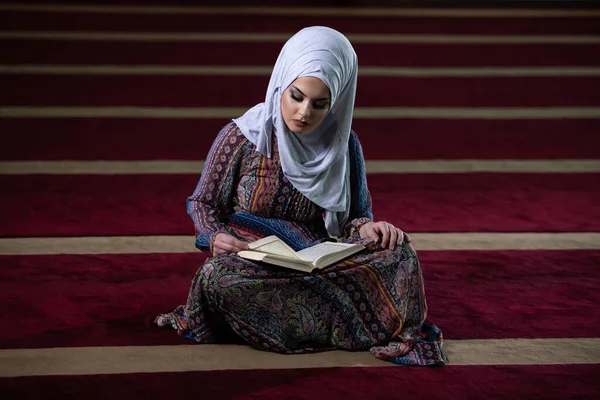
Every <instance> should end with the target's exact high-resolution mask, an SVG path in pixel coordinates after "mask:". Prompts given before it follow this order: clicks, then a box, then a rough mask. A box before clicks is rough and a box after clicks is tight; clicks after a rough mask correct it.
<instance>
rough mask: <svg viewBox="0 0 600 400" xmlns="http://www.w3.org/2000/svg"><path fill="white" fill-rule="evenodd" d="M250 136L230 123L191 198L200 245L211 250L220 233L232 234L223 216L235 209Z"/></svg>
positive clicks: (197, 238) (191, 215)
mask: <svg viewBox="0 0 600 400" xmlns="http://www.w3.org/2000/svg"><path fill="white" fill-rule="evenodd" d="M245 143H247V139H246V138H245V137H244V136H243V135H242V134H241V133H240V131H239V129H237V126H236V125H235V124H234V123H233V122H232V123H230V124H228V125H226V126H225V127H224V128H223V129H222V130H221V132H220V133H219V135H218V136H217V138H216V139H215V141H214V143H213V145H212V147H211V149H210V151H209V153H208V156H207V157H206V161H205V164H204V169H203V170H202V175H201V177H200V180H199V182H198V185H197V186H196V189H195V190H194V193H193V194H192V195H191V196H190V197H188V198H187V201H186V206H187V213H188V215H189V216H190V217H191V218H192V220H193V222H194V228H195V231H196V247H197V248H198V249H200V250H202V251H209V250H211V248H212V244H213V241H214V238H215V236H216V235H217V234H218V233H221V232H224V233H230V232H229V230H228V229H227V226H226V225H225V224H224V223H223V222H222V221H223V219H224V218H225V217H226V216H227V215H229V214H231V212H232V199H233V196H234V194H235V190H236V187H235V186H236V184H237V176H238V172H239V168H240V161H241V158H242V156H243V151H242V148H243V147H244V144H245Z"/></svg>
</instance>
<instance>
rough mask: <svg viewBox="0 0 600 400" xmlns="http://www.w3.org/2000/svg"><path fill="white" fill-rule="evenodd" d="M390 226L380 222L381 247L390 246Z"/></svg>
mask: <svg viewBox="0 0 600 400" xmlns="http://www.w3.org/2000/svg"><path fill="white" fill-rule="evenodd" d="M389 225H390V224H388V223H387V222H380V225H379V226H380V229H381V247H383V248H386V247H388V246H389V244H390V227H389Z"/></svg>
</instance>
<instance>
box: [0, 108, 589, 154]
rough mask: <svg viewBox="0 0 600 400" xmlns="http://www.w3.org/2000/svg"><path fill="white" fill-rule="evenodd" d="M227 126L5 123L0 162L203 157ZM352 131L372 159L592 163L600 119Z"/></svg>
mask: <svg viewBox="0 0 600 400" xmlns="http://www.w3.org/2000/svg"><path fill="white" fill-rule="evenodd" d="M226 123H227V119H224V118H223V119H206V120H204V119H203V120H196V119H121V118H107V119H102V118H64V119H62V118H48V119H45V118H40V119H24V118H10V119H5V120H3V121H2V126H3V127H4V130H5V131H6V132H8V133H10V136H11V140H10V141H7V142H5V143H3V146H2V147H0V159H2V160H199V159H204V157H206V154H207V153H208V150H209V149H210V146H211V145H212V142H213V140H214V138H215V135H216V134H217V132H219V130H220V129H221V128H222V127H223V126H224V125H225V124H226ZM353 126H354V129H355V131H356V132H357V133H358V135H359V136H360V141H361V144H362V146H363V151H364V154H365V157H367V159H369V160H375V159H382V160H403V159H415V160H428V159H553V158H565V159H593V158H595V157H597V156H598V148H600V135H598V132H600V119H556V120H543V119H538V120H495V119H492V120H470V119H372V120H371V119H357V120H355V122H354V124H353ZM482 132H483V134H482ZM567 138H568V140H567ZM382 143H385V144H386V145H385V146H382ZM466 143H468V145H465V144H466ZM131 149H135V151H132V150H131Z"/></svg>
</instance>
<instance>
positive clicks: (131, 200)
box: [0, 173, 600, 237]
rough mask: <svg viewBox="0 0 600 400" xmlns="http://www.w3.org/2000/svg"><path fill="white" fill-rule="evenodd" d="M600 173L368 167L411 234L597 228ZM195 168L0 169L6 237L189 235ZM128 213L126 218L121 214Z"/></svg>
mask: <svg viewBox="0 0 600 400" xmlns="http://www.w3.org/2000/svg"><path fill="white" fill-rule="evenodd" d="M599 179H600V176H599V175H598V174H483V173H482V174H439V175H438V174H406V175H402V179H400V178H399V177H397V176H396V177H394V175H385V174H371V175H369V187H370V189H371V192H372V196H373V205H374V209H375V215H376V217H377V218H378V219H382V220H388V221H390V222H393V223H395V224H397V225H399V226H402V227H403V228H404V229H405V230H406V231H408V232H528V231H529V232H544V231H549V232H559V231H567V232H570V231H573V232H594V231H598V230H600V209H599V208H598V206H597V205H598V204H600V190H599V189H598V185H597V182H598V180H599ZM196 182H197V176H196V175H192V174H190V175H116V176H110V175H88V176H86V175H31V176H29V177H28V178H27V179H26V180H24V179H23V178H22V177H21V176H18V175H13V176H6V175H5V176H0V185H2V187H3V188H4V190H5V192H3V193H2V194H1V195H0V199H1V200H2V203H3V204H5V205H6V207H8V208H9V209H11V210H13V212H12V213H11V214H10V215H8V216H7V217H5V220H4V223H3V225H2V226H1V227H0V236H5V237H6V236H77V235H84V236H89V235H91V236H97V235H100V236H102V235H177V234H193V226H192V224H191V222H190V221H189V218H188V216H187V215H186V211H185V199H186V197H187V196H189V195H190V194H191V193H192V191H193V190H194V188H195V186H196ZM124 217H125V218H124Z"/></svg>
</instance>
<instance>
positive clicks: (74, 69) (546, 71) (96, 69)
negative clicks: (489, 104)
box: [0, 64, 600, 78]
mask: <svg viewBox="0 0 600 400" xmlns="http://www.w3.org/2000/svg"><path fill="white" fill-rule="evenodd" d="M271 71H272V68H271V67H269V66H251V65H248V66H228V65H214V66H212V65H209V66H188V65H173V66H169V65H135V66H131V65H42V64H40V65H34V64H15V65H6V64H5V65H0V74H6V75H8V74H28V75H171V76H182V75H183V76H207V75H208V76H232V75H233V76H269V75H270V74H271ZM358 74H359V75H360V76H377V77H407V78H429V77H432V78H459V77H465V78H472V77H499V78H501V77H561V76H567V77H568V76H600V68H598V67H481V68H462V67H459V68H430V67H419V68H402V67H397V68H396V67H361V68H360V69H359V71H358Z"/></svg>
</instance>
